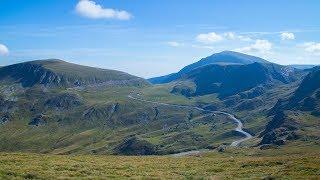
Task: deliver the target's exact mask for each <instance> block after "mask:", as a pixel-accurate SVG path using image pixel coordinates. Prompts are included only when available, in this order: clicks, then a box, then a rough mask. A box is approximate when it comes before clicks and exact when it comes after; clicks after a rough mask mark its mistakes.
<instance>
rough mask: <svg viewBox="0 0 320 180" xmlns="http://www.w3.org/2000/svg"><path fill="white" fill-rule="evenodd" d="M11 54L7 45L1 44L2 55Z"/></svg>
mask: <svg viewBox="0 0 320 180" xmlns="http://www.w3.org/2000/svg"><path fill="white" fill-rule="evenodd" d="M8 54H9V49H8V48H7V46H5V45H3V44H0V56H5V55H8Z"/></svg>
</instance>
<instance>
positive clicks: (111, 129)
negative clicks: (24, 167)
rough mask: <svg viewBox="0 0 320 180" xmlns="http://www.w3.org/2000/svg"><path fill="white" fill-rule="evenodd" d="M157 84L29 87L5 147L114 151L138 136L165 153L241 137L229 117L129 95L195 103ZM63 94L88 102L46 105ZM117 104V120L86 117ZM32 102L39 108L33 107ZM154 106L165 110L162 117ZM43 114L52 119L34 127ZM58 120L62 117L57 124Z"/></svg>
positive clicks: (3, 128)
mask: <svg viewBox="0 0 320 180" xmlns="http://www.w3.org/2000/svg"><path fill="white" fill-rule="evenodd" d="M153 88H158V87H145V88H135V87H123V86H122V87H109V88H104V87H101V88H88V89H84V90H74V89H53V90H50V91H49V92H45V93H44V92H43V91H42V90H41V88H36V87H35V88H31V89H29V90H27V94H28V95H29V96H26V94H25V93H24V92H21V93H18V94H16V95H14V96H15V97H18V102H17V103H18V104H20V105H19V106H20V109H19V110H18V111H16V112H15V113H14V116H13V120H12V121H9V122H7V123H5V124H1V125H0V145H1V146H0V150H1V151H7V152H8V151H22V152H26V151H27V152H42V153H54V154H83V153H86V154H88V153H97V154H110V153H113V148H114V147H115V146H116V145H117V144H119V142H120V141H122V139H123V138H125V137H126V136H128V135H131V134H136V135H137V136H138V137H139V138H141V139H145V140H148V141H150V142H151V143H153V144H154V145H155V146H157V147H158V148H159V151H161V153H173V152H180V151H187V150H192V149H199V148H206V147H208V146H211V145H218V144H221V143H231V142H232V141H233V140H234V139H236V138H239V137H238V136H237V135H235V134H232V133H230V132H231V131H232V130H233V129H234V127H235V125H233V123H232V121H231V120H227V119H225V117H224V116H215V117H210V116H209V117H206V116H205V115H204V114H203V113H201V112H199V111H196V110H190V109H180V108H172V107H167V106H159V105H154V104H152V103H144V102H139V101H134V100H130V99H129V98H128V97H127V95H128V94H130V92H132V91H135V92H140V91H143V92H144V91H145V92H147V91H150V92H151V91H152V92H157V93H159V94H156V95H155V94H154V95H153V97H154V99H155V100H159V101H160V100H161V101H166V99H161V93H163V97H165V96H170V97H169V98H168V101H169V100H170V101H169V102H172V103H177V104H180V103H181V104H183V102H182V101H185V103H187V102H188V101H189V100H188V99H186V98H184V97H181V96H176V95H171V94H170V93H167V92H162V91H161V89H159V90H156V91H155V89H153ZM17 92H18V91H17ZM61 93H73V94H78V95H79V96H80V97H82V100H83V102H84V104H83V105H81V106H79V107H76V108H72V109H71V110H62V111H56V110H54V109H49V110H48V109H45V108H44V107H43V103H44V101H45V100H46V99H47V98H49V97H51V96H56V95H57V94H61ZM147 98H148V97H147ZM151 99H152V98H151ZM179 99H182V101H181V102H180V101H179ZM39 100H40V101H39ZM31 102H32V103H31ZM114 104H119V107H120V108H119V110H118V112H117V113H115V114H114V115H113V116H112V117H111V118H108V117H109V114H108V112H109V111H106V114H103V115H101V116H93V117H92V118H85V117H84V116H83V114H84V112H85V111H86V110H87V109H90V108H95V109H96V110H101V109H102V110H104V108H105V107H108V106H112V105H114ZM32 106H34V107H35V109H36V112H30V111H29V109H30V108H31V107H32ZM154 108H157V109H158V111H159V115H158V117H157V118H156V119H154V116H155V109H154ZM39 113H42V114H45V115H46V116H48V117H49V119H48V123H47V124H46V125H44V126H39V127H33V126H29V125H28V123H29V122H30V121H31V119H32V118H34V117H35V116H36V115H37V114H39ZM58 119H62V121H61V122H57V120H58Z"/></svg>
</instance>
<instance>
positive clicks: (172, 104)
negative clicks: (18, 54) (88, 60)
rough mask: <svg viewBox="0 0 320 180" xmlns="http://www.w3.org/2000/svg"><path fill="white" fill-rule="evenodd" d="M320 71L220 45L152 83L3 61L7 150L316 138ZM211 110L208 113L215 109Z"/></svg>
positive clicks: (152, 148)
mask: <svg viewBox="0 0 320 180" xmlns="http://www.w3.org/2000/svg"><path fill="white" fill-rule="evenodd" d="M319 75H320V69H319V68H318V67H313V68H309V69H301V68H299V69H297V68H295V67H294V66H283V65H279V64H275V63H271V62H268V61H267V60H264V59H262V58H259V57H254V56H250V55H246V54H241V53H237V52H232V51H223V52H221V53H217V54H213V55H211V56H209V57H206V58H203V59H201V60H200V61H198V62H195V63H193V64H191V65H188V66H186V67H185V68H183V69H181V70H180V71H179V72H177V73H173V74H169V75H166V76H162V77H156V78H152V79H149V80H145V79H143V78H139V77H136V76H133V75H130V74H127V73H124V72H120V71H114V70H106V69H100V68H93V67H87V66H81V65H77V64H72V63H68V62H65V61H62V60H57V59H47V60H36V61H30V62H24V63H19V64H13V65H9V66H4V67H0V105H1V106H0V150H1V151H19V152H21V151H23V152H41V153H53V154H79V153H80V154H90V153H91V154H125V155H151V154H170V153H177V152H182V151H189V150H196V149H215V148H218V147H221V146H225V145H229V144H231V143H232V142H234V141H235V140H237V139H241V138H243V134H241V133H239V132H238V131H236V130H235V128H236V127H235V124H234V121H233V118H232V116H227V115H226V114H223V113H220V114H219V113H212V112H215V111H219V112H228V113H231V114H232V115H234V117H236V118H237V119H240V120H241V122H242V123H243V125H244V130H245V131H246V132H248V133H250V135H252V136H253V138H251V139H248V140H247V141H245V142H243V143H242V144H240V145H241V146H249V147H257V146H258V147H261V148H262V147H263V148H265V147H274V146H286V145H287V144H290V143H298V144H299V143H300V144H304V143H306V142H308V143H317V141H318V140H319V137H320V136H319V132H320V131H319V129H320V128H319V127H320V123H319V120H320V100H319V99H320V87H319V84H320V76H319ZM210 112H211V113H210Z"/></svg>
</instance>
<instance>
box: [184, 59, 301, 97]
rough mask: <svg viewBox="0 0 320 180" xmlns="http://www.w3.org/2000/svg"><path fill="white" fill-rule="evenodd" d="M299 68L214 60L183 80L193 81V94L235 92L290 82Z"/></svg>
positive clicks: (230, 93)
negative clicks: (219, 62) (224, 62)
mask: <svg viewBox="0 0 320 180" xmlns="http://www.w3.org/2000/svg"><path fill="white" fill-rule="evenodd" d="M296 73H297V72H296V70H295V69H293V68H288V67H285V66H281V65H277V64H271V63H268V64H262V63H252V64H245V65H218V64H212V65H207V66H203V67H200V68H197V69H195V70H193V71H190V72H189V73H187V74H186V75H184V76H183V77H182V78H180V79H179V81H187V82H193V83H194V84H195V90H194V94H193V95H206V94H212V93H218V94H219V95H220V96H222V97H223V96H229V95H234V94H237V93H240V92H243V91H247V90H249V89H252V88H254V87H257V86H259V85H267V84H273V85H276V84H279V83H282V84H287V83H290V82H293V81H295V80H296V76H295V74H296Z"/></svg>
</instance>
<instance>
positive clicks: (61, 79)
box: [0, 59, 148, 87]
mask: <svg viewBox="0 0 320 180" xmlns="http://www.w3.org/2000/svg"><path fill="white" fill-rule="evenodd" d="M0 81H7V82H12V81H13V82H16V83H21V84H22V86H23V87H32V86H34V85H37V84H42V85H45V86H50V87H53V86H61V87H75V86H83V85H92V84H99V83H106V82H109V83H112V82H114V83H123V84H132V85H145V84H148V83H147V82H146V81H145V80H144V79H142V78H138V77H135V76H132V75H129V74H127V73H124V72H120V71H115V70H106V69H100V68H93V67H88V66H82V65H77V64H72V63H68V62H65V61H62V60H58V59H48V60H37V61H30V62H24V63H19V64H14V65H9V66H5V67H1V68H0Z"/></svg>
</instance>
